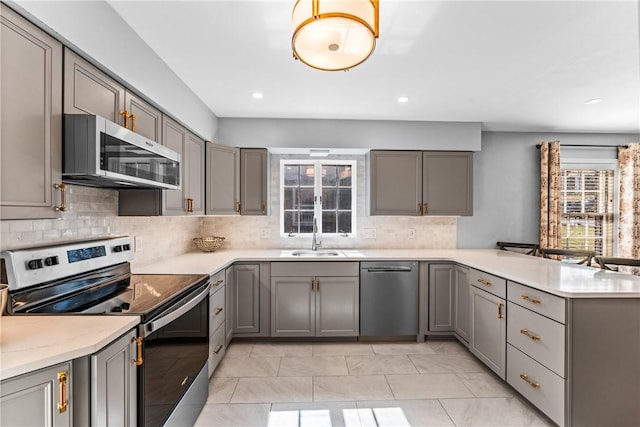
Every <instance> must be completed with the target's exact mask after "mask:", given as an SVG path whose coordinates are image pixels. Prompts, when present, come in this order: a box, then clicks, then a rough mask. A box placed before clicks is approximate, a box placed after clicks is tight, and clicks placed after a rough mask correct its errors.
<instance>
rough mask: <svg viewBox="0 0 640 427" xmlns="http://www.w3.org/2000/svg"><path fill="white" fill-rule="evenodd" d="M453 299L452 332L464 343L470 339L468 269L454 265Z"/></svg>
mask: <svg viewBox="0 0 640 427" xmlns="http://www.w3.org/2000/svg"><path fill="white" fill-rule="evenodd" d="M454 285H455V288H456V290H455V299H454V309H453V330H454V332H455V333H456V335H457V336H458V338H460V339H461V340H462V341H463V342H464V343H466V344H468V343H469V339H470V337H471V289H470V285H469V269H468V268H466V267H462V266H459V265H456V267H455V270H454Z"/></svg>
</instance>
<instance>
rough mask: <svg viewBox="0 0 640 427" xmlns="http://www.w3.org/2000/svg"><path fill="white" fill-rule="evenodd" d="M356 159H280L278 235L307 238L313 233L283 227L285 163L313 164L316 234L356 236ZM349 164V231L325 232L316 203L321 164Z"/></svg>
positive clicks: (319, 204)
mask: <svg viewBox="0 0 640 427" xmlns="http://www.w3.org/2000/svg"><path fill="white" fill-rule="evenodd" d="M357 163H358V162H357V160H334V159H331V160H328V159H280V185H279V196H280V203H279V204H280V219H279V222H280V237H303V238H308V237H311V236H312V235H313V233H290V232H287V231H285V229H284V212H285V209H284V170H285V166H287V165H313V166H314V187H313V190H314V191H313V194H314V206H313V215H314V218H318V232H317V233H316V234H317V235H318V236H320V235H324V236H327V237H337V236H342V237H356V236H357V227H356V224H357V200H358V195H357V176H358V173H357ZM323 165H328V166H350V167H351V233H340V232H339V231H338V232H336V233H325V232H323V230H322V203H318V197H320V200H321V199H322V166H323Z"/></svg>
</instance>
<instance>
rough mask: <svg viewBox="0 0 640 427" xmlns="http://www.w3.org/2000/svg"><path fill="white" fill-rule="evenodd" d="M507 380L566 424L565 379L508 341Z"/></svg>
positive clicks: (546, 411)
mask: <svg viewBox="0 0 640 427" xmlns="http://www.w3.org/2000/svg"><path fill="white" fill-rule="evenodd" d="M507 360H508V364H507V382H508V383H509V384H510V385H511V386H512V387H513V388H515V389H516V390H517V391H518V392H519V393H520V394H522V395H523V396H524V397H526V398H527V400H529V402H531V403H533V404H534V405H535V406H537V407H538V408H539V409H540V410H541V411H542V412H544V413H545V414H546V415H547V416H548V417H549V418H551V419H552V420H553V421H554V422H556V423H557V424H558V425H560V426H564V411H565V408H564V391H565V381H564V380H563V379H562V378H560V377H559V376H557V375H556V374H554V373H553V372H551V371H550V370H548V369H547V368H545V367H544V366H542V365H541V364H539V363H538V362H536V361H535V360H533V359H532V358H530V357H528V356H527V355H526V354H524V353H522V352H521V351H519V350H518V349H516V348H515V347H513V346H511V345H510V344H507Z"/></svg>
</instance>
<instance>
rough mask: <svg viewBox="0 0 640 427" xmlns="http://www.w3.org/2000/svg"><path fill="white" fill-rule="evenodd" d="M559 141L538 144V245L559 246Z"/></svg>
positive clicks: (543, 246) (542, 246)
mask: <svg viewBox="0 0 640 427" xmlns="http://www.w3.org/2000/svg"><path fill="white" fill-rule="evenodd" d="M560 179H561V178H560V141H552V142H543V143H542V144H540V247H541V248H560V247H561V246H560V237H561V230H560V213H561V210H560Z"/></svg>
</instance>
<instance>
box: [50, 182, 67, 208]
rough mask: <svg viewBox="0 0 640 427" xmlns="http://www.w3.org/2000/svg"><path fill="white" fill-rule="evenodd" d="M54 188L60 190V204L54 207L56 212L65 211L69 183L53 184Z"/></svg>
mask: <svg viewBox="0 0 640 427" xmlns="http://www.w3.org/2000/svg"><path fill="white" fill-rule="evenodd" d="M53 188H55V189H56V190H60V206H56V207H55V208H53V209H54V210H55V211H56V212H64V211H66V210H67V184H64V183H60V184H53Z"/></svg>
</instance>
